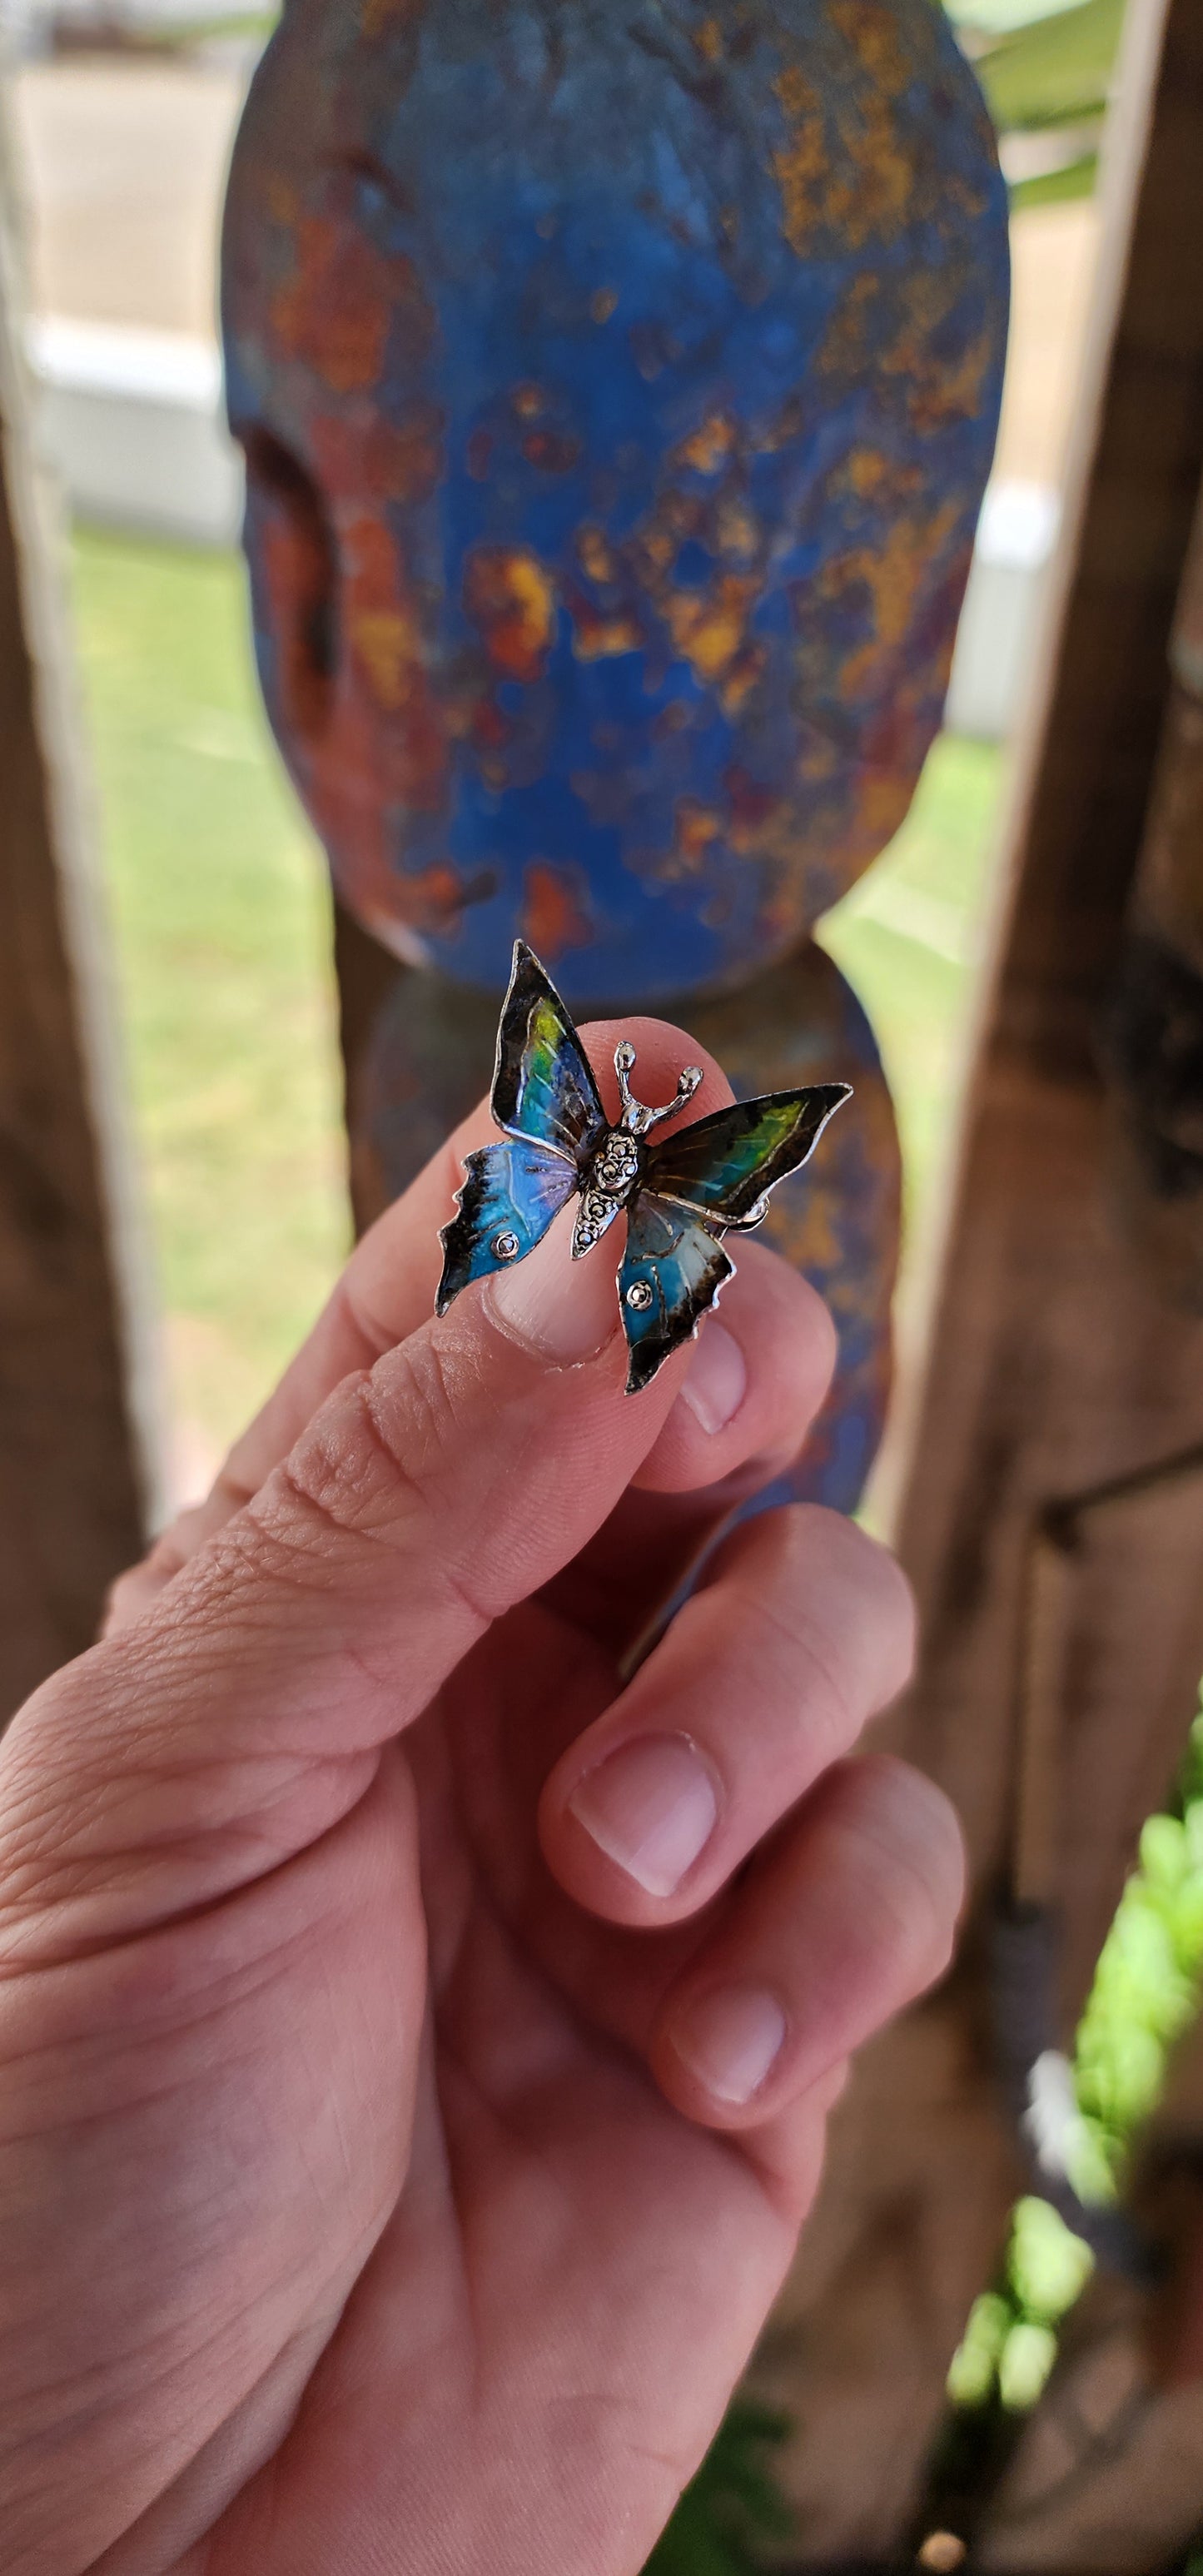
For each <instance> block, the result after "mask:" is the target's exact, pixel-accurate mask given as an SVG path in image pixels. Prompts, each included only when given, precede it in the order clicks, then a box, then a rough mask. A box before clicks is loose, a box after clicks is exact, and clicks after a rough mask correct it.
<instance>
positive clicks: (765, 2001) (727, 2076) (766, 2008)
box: [672, 1986, 785, 2102]
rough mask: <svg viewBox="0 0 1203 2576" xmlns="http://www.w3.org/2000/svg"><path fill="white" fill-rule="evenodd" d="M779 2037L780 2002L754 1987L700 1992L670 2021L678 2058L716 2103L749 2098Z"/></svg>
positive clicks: (782, 2018) (782, 2029)
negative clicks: (691, 2002)
mask: <svg viewBox="0 0 1203 2576" xmlns="http://www.w3.org/2000/svg"><path fill="white" fill-rule="evenodd" d="M784 2038H785V2015H784V2013H783V2012H782V2009H781V2006H780V2004H779V2003H778V2002H777V1999H776V1997H775V1995H769V1994H766V1993H765V1992H764V1991H763V1989H762V1988H761V1987H759V1986H722V1987H720V1988H719V1990H718V1992H717V1993H715V1994H710V1995H701V1996H699V1998H698V2000H697V2002H696V2003H694V2004H690V2005H688V2006H687V2008H686V2010H685V2011H684V2013H683V2014H682V2015H681V2017H680V2019H679V2020H677V2021H674V2023H673V2025H672V2044H673V2047H674V2048H675V2050H676V2052H677V2055H678V2057H679V2058H680V2059H681V2062H682V2064H683V2065H684V2066H687V2067H688V2069H689V2072H690V2074H691V2075H693V2076H696V2078H697V2081H698V2083H699V2084H701V2085H703V2086H704V2087H705V2089H706V2091H707V2093H712V2094H713V2095H714V2098H715V2101H716V2102H750V2101H751V2099H752V2095H753V2094H754V2093H758V2092H759V2090H760V2087H761V2085H762V2084H763V2082H764V2080H765V2077H766V2075H767V2074H768V2073H769V2070H770V2068H771V2067H772V2066H773V2064H774V2062H775V2060H776V2059H777V2058H778V2057H779V2056H780V2053H781V2043H782V2041H783V2039H784Z"/></svg>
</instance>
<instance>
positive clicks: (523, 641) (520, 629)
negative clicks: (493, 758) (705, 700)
mask: <svg viewBox="0 0 1203 2576" xmlns="http://www.w3.org/2000/svg"><path fill="white" fill-rule="evenodd" d="M464 607H465V609H466V610H467V613H468V616H469V617H470V618H471V620H472V623H473V625H474V626H475V627H476V628H477V629H478V631H479V633H480V635H481V638H482V640H483V643H484V648H485V651H486V653H487V654H488V657H489V660H490V662H492V664H493V666H494V668H495V669H496V670H498V671H501V672H503V673H504V675H505V677H506V678H507V679H510V680H526V681H531V680H540V679H542V677H543V673H544V671H545V669H546V667H547V657H548V654H549V653H550V651H551V647H552V644H553V643H554V641H555V631H556V590H555V583H554V581H553V580H552V578H551V575H550V573H549V572H548V571H547V570H546V568H545V566H544V565H543V564H541V563H540V561H539V558H538V556H537V555H535V554H531V553H530V552H528V550H527V549H526V548H525V547H523V546H475V547H474V548H473V550H472V552H471V554H470V555H469V556H468V559H467V563H466V565H465V568H464ZM533 944H534V943H533V942H532V945H533Z"/></svg>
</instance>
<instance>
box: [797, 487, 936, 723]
mask: <svg viewBox="0 0 1203 2576" xmlns="http://www.w3.org/2000/svg"><path fill="white" fill-rule="evenodd" d="M958 516H959V509H958V504H957V502H956V501H955V500H952V501H946V502H944V503H943V504H942V506H941V507H940V509H938V510H935V511H933V513H932V515H931V517H930V518H928V519H925V520H923V519H921V520H918V521H916V520H913V519H899V520H898V521H896V522H895V524H894V525H893V526H892V527H891V529H890V531H889V534H888V536H887V537H886V538H885V540H884V542H882V543H878V544H875V545H865V546H849V547H846V548H845V549H844V551H843V553H841V554H839V555H836V556H834V557H833V558H832V559H831V560H830V561H829V562H828V563H827V564H825V565H824V567H823V569H822V571H821V572H820V573H819V575H818V577H817V579H816V582H815V584H814V596H815V599H816V601H817V602H821V603H823V604H832V605H837V604H841V603H843V602H844V601H846V600H848V599H849V598H851V599H853V600H855V599H856V598H857V595H858V594H859V596H860V599H861V601H863V606H862V607H861V609H860V613H859V615H858V618H857V623H858V625H859V627H860V629H861V632H862V634H863V635H864V638H865V640H864V642H863V643H862V644H861V645H860V646H859V648H858V649H857V650H855V651H853V652H851V653H849V654H848V655H847V656H846V657H845V659H844V661H843V662H842V663H841V665H840V667H839V671H838V675H837V676H838V688H839V694H840V696H841V698H842V699H843V700H844V701H845V703H849V702H852V701H855V700H856V699H858V698H861V697H863V696H865V695H866V694H870V695H871V694H872V692H873V690H874V689H875V688H876V687H877V686H879V685H880V683H881V681H882V680H883V679H884V678H885V677H886V676H887V675H888V673H889V670H890V666H891V663H892V662H893V661H894V660H895V658H896V656H897V653H898V650H899V647H900V646H901V645H902V644H903V643H905V641H906V639H907V637H908V635H909V634H910V633H911V632H912V629H913V621H914V618H915V613H916V604H917V602H918V601H919V600H920V599H921V596H922V592H923V588H924V577H925V575H926V574H927V573H928V571H929V568H930V566H931V565H932V563H933V562H934V561H936V560H937V559H938V557H939V556H940V554H941V553H942V551H943V549H944V547H945V545H946V543H947V540H948V538H949V536H950V535H951V533H952V530H953V529H954V527H955V526H956V523H957V519H958ZM804 658H805V655H804Z"/></svg>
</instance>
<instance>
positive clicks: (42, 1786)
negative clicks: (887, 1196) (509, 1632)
mask: <svg viewBox="0 0 1203 2576" xmlns="http://www.w3.org/2000/svg"><path fill="white" fill-rule="evenodd" d="M570 1219H571V1211H570V1210H569V1211H566V1212H565V1214H564V1216H562V1217H561V1218H560V1219H558V1220H557V1223H556V1225H555V1226H554V1227H553V1229H552V1232H551V1234H550V1235H549V1236H548V1238H547V1239H546V1241H545V1242H544V1243H543V1244H542V1245H541V1246H540V1247H539V1249H538V1250H537V1251H536V1252H534V1253H533V1254H531V1255H530V1257H529V1258H528V1260H526V1261H524V1262H523V1263H521V1264H520V1265H518V1266H517V1267H515V1268H514V1269H513V1270H511V1271H506V1272H503V1273H500V1274H498V1275H497V1276H495V1277H494V1278H492V1279H489V1280H487V1281H486V1282H485V1283H484V1285H483V1288H470V1289H469V1290H467V1291H466V1292H465V1294H464V1295H463V1296H462V1297H461V1298H460V1299H459V1300H458V1301H457V1303H456V1304H455V1305H454V1306H453V1307H452V1308H451V1310H450V1312H449V1313H448V1314H447V1315H446V1316H445V1317H443V1318H442V1319H441V1320H438V1321H433V1320H432V1321H431V1322H429V1323H427V1324H426V1325H424V1326H423V1327H421V1328H420V1329H419V1330H418V1331H417V1332H415V1333H412V1334H411V1335H410V1336H409V1337H408V1339H406V1340H405V1341H404V1342H402V1343H400V1344H399V1345H398V1347H397V1348H395V1349H393V1350H390V1351H387V1352H386V1353H385V1355H384V1356H383V1358H381V1359H379V1360H378V1361H377V1362H376V1364H375V1366H374V1367H373V1368H372V1369H371V1370H365V1371H362V1372H359V1373H357V1374H356V1375H354V1376H352V1377H350V1378H347V1379H345V1380H344V1381H343V1383H342V1384H341V1385H340V1386H338V1387H337V1388H336V1389H335V1391H334V1393H333V1394H332V1395H331V1396H330V1397H329V1398H328V1400H327V1401H326V1403H325V1404H324V1405H323V1406H322V1407H321V1409H320V1411H319V1412H318V1413H317V1414H315V1416H314V1418H313V1420H312V1421H311V1422H310V1424H309V1426H308V1428H307V1429H306V1430H305V1431H304V1432H303V1433H302V1435H301V1437H300V1439H299V1440H298V1441H297V1443H296V1445H295V1447H294V1448H293V1450H292V1452H291V1454H290V1455H289V1456H288V1458H287V1459H286V1460H285V1461H284V1463H283V1464H282V1465H281V1466H279V1467H277V1468H276V1469H275V1470H274V1472H273V1473H272V1474H271V1475H270V1476H269V1478H268V1480H267V1482H266V1483H265V1484H264V1485H263V1487H262V1488H261V1489H260V1491H259V1492H258V1493H257V1494H256V1495H255V1496H254V1498H253V1499H252V1500H251V1501H250V1502H249V1503H248V1504H247V1505H246V1507H245V1508H244V1509H243V1510H242V1511H241V1512H239V1513H237V1514H236V1515H235V1517H234V1518H233V1519H232V1520H231V1521H229V1522H228V1523H227V1524H226V1525H225V1527H224V1528H223V1529H221V1530H220V1531H219V1532H218V1533H217V1534H216V1535H215V1537H214V1538H213V1539H212V1540H211V1541H210V1542H209V1544H208V1545H207V1546H206V1547H204V1548H203V1549H202V1550H201V1552H200V1553H199V1554H198V1555H197V1556H196V1557H195V1558H194V1559H193V1560H192V1562H191V1564H190V1565H188V1566H187V1567H186V1569H185V1570H184V1572H183V1574H182V1575H181V1576H180V1577H179V1578H178V1579H177V1581H176V1582H175V1583H174V1584H173V1585H172V1586H171V1588H170V1590H169V1591H168V1592H166V1593H164V1594H163V1595H162V1597H161V1599H160V1600H159V1601H158V1602H157V1603H156V1605H155V1606H154V1607H153V1608H152V1609H151V1610H150V1611H149V1612H148V1613H147V1614H146V1615H145V1616H144V1617H143V1618H142V1619H141V1620H139V1621H137V1622H136V1624H135V1625H134V1626H133V1627H131V1628H129V1629H127V1630H125V1631H123V1632H121V1633H120V1634H118V1635H116V1636H114V1637H112V1638H110V1639H107V1640H106V1641H105V1642H104V1643H102V1644H101V1645H99V1646H96V1647H94V1648H93V1649H92V1650H91V1652H90V1653H89V1654H87V1655H84V1656H82V1657H81V1658H80V1659H79V1661H78V1662H77V1663H75V1664H73V1665H71V1666H69V1667H68V1668H67V1669H66V1670H65V1671H64V1672H63V1673H61V1674H58V1675H57V1676H55V1678H54V1679H53V1680H52V1681H51V1682H49V1683H47V1684H45V1685H44V1686H43V1689H42V1690H41V1691H39V1692H38V1693H37V1694H36V1695H35V1697H34V1698H33V1699H32V1700H30V1701H29V1702H27V1704H26V1706H25V1708H24V1709H23V1710H22V1711H21V1712H20V1713H19V1714H18V1716H17V1717H16V1718H15V1719H14V1720H13V1723H12V1725H11V1727H10V1729H9V1731H8V1734H7V1736H6V1737H5V1739H4V1742H3V1745H2V1746H0V1890H3V1898H2V1901H0V1937H3V1938H4V1940H5V1944H6V1946H7V1947H8V1948H9V1950H10V1954H11V1953H12V1952H13V1950H14V1949H15V1951H16V1952H17V1953H19V1954H20V1955H21V1956H23V1957H29V1956H31V1955H36V1956H38V1957H39V1958H45V1957H47V1956H63V1955H66V1954H70V1953H73V1952H75V1951H77V1950H78V1949H79V1948H80V1947H82V1946H85V1945H91V1944H93V1943H96V1942H104V1941H108V1940H111V1939H113V1938H116V1937H120V1936H122V1935H127V1934H128V1933H130V1932H131V1931H136V1930H142V1929H145V1928H147V1927H148V1926H150V1925H152V1924H155V1923H159V1922H162V1921H164V1920H165V1919H167V1918H168V1917H169V1916H171V1915H174V1914H177V1913H179V1912H181V1911H182V1910H184V1909H187V1908H192V1907H195V1906H197V1905H198V1904H203V1903H206V1902H210V1901H212V1900H213V1899H214V1898H215V1897H217V1896H220V1895H223V1894H225V1893H226V1892H228V1891H229V1890H230V1889H231V1888H233V1887H236V1886H238V1885H241V1884H244V1883H245V1882H246V1881H247V1880H248V1879H250V1878H253V1877H256V1876H258V1875H260V1874H261V1873H263V1872H264V1871H266V1870H268V1869H270V1868H274V1867H276V1866H277V1865H278V1864H279V1863H280V1862H281V1861H282V1860H284V1859H287V1858H288V1857H289V1856H290V1855H291V1854H292V1853H293V1852H295V1851H297V1850H298V1849H300V1848H302V1847H303V1846H304V1845H305V1844H306V1843H307V1842H309V1841H311V1840H312V1839H313V1838H314V1837H315V1836H316V1835H317V1834H318V1833H321V1832H324V1831H325V1830H327V1828H328V1827H329V1826H330V1825H332V1824H333V1823H334V1822H335V1821H337V1818H338V1817H339V1816H340V1815H342V1814H344V1813H346V1812H347V1810H348V1809H349V1808H350V1806H352V1805H353V1804H354V1803H355V1801H356V1799H357V1798H358V1797H360V1796H361V1795H362V1793H363V1790H364V1789H365V1787H366V1786H367V1783H368V1781H369V1779H370V1778H371V1776H372V1772H373V1770H374V1768H375V1766H376V1763H377V1760H378V1758H379V1753H380V1748H381V1747H382V1745H383V1744H384V1743H385V1742H386V1741H387V1740H388V1739H389V1738H390V1737H392V1736H394V1735H396V1734H397V1733H399V1732H400V1731H401V1730H402V1729H403V1728H405V1727H407V1726H408V1725H410V1724H411V1723H412V1721H413V1719H414V1718H415V1717H417V1716H418V1715H419V1713H420V1712H421V1711H422V1709H423V1708H425V1707H426V1705H427V1703H428V1702H429V1701H430V1699H431V1698H432V1697H433V1695H434V1693H435V1692H436V1691H437V1690H438V1688H439V1686H440V1684H441V1683H442V1682H443V1680H444V1679H445V1678H446V1676H447V1675H448V1673H449V1672H450V1671H451V1670H452V1669H453V1667H454V1666H455V1665H456V1664H457V1663H458V1662H459V1661H460V1659H461V1657H462V1656H463V1655H464V1654H465V1653H466V1652H467V1650H468V1649H469V1647H471V1646H472V1645H473V1644H474V1643H475V1642H476V1640H477V1639H478V1638H479V1637H480V1636H481V1634H482V1632H483V1631H484V1630H485V1629H486V1628H487V1627H488V1626H489V1624H490V1623H491V1622H492V1621H493V1620H495V1619H497V1618H499V1617H501V1616H502V1614H503V1613H504V1612H505V1611H507V1610H508V1609H510V1608H511V1607H512V1606H513V1605H514V1604H515V1603H516V1602H518V1601H520V1600H522V1599H523V1598H524V1597H525V1596H526V1595H527V1594H529V1593H531V1592H533V1591H536V1590H537V1589H538V1588H539V1587H540V1586H541V1585H542V1584H544V1583H546V1582H547V1581H548V1580H549V1579H550V1578H551V1577H552V1576H553V1575H554V1574H556V1573H557V1572H558V1571H559V1570H560V1569H561V1568H562V1567H563V1566H564V1565H565V1564H567V1562H568V1561H569V1559H570V1558H571V1557H572V1556H574V1555H575V1554H576V1552H577V1550H578V1549H579V1548H580V1547H582V1546H583V1545H584V1543H585V1542H586V1540H588V1539H589V1538H590V1537H591V1536H592V1535H593V1533H594V1532H595V1531H596V1530H597V1529H598V1528H599V1527H600V1526H601V1524H602V1522H603V1521H604V1520H605V1519H606V1517H607V1515H608V1514H609V1512H610V1511H611V1510H612V1509H613V1507H614V1505H615V1504H616V1503H617V1501H618V1499H619V1497H620V1495H621V1494H622V1492H623V1490H624V1488H625V1486H626V1485H627V1483H628V1482H629V1480H630V1478H631V1476H632V1474H633V1473H634V1472H635V1470H636V1468H637V1467H638V1465H639V1464H640V1462H641V1460H642V1458H643V1457H644V1455H645V1454H646V1452H647V1451H648V1450H649V1449H650V1447H651V1445H652V1443H653V1441H654V1440H655V1438H656V1435H657V1433H658V1432H659V1430H660V1427H661V1424H662V1423H663V1421H664V1418H665V1415H666V1414H667V1412H668V1410H669V1407H670V1406H671V1404H672V1402H673V1399H674V1396H675V1395H676V1393H677V1390H678V1387H679V1384H680V1380H681V1376H682V1374H683V1371H684V1368H685V1366H686V1357H685V1354H684V1353H679V1354H677V1355H675V1357H674V1359H673V1360H672V1361H670V1362H669V1363H668V1364H667V1366H666V1367H665V1368H664V1369H662V1371H661V1372H660V1375H659V1377H658V1378H657V1379H656V1380H655V1382H654V1383H653V1385H652V1386H651V1387H650V1388H648V1389H647V1390H646V1392H645V1393H644V1394H642V1395H640V1396H638V1397H635V1398H628V1397H627V1396H625V1395H624V1393H623V1381H624V1362H625V1353H624V1350H623V1346H622V1336H621V1333H620V1331H619V1328H618V1304H617V1296H616V1291H615V1267H616V1263H615V1259H614V1257H613V1256H612V1255H611V1254H610V1253H609V1250H608V1247H605V1246H603V1247H602V1248H600V1249H599V1250H598V1251H597V1252H595V1253H593V1254H592V1255H591V1256H590V1257H589V1258H588V1259H586V1260H584V1261H581V1262H573V1261H572V1260H571V1258H570V1243H571V1223H570Z"/></svg>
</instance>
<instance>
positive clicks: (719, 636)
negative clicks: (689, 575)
mask: <svg viewBox="0 0 1203 2576" xmlns="http://www.w3.org/2000/svg"><path fill="white" fill-rule="evenodd" d="M755 589H756V585H755V583H753V582H750V581H746V580H742V579H741V578H740V577H739V575H738V574H736V573H723V574H722V575H721V576H720V579H719V580H718V582H717V583H716V584H715V586H714V588H713V590H711V591H696V590H672V591H669V593H668V596H667V598H666V599H665V600H664V602H663V614H664V618H665V622H666V624H667V626H668V631H669V634H670V635H671V636H672V640H673V643H674V645H675V647H676V649H677V652H678V653H679V654H680V655H681V656H682V658H683V660H684V661H686V662H688V664H689V666H690V669H691V670H692V672H693V673H694V676H695V678H696V679H699V680H703V681H707V682H709V681H712V680H717V679H718V677H719V675H720V673H722V672H723V671H725V670H726V669H727V667H728V664H729V663H731V662H733V661H734V659H735V656H736V654H737V653H738V651H739V648H740V646H741V644H742V643H743V640H744V625H745V620H746V618H747V613H748V609H749V607H750V605H751V602H752V600H753V598H754V597H755Z"/></svg>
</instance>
